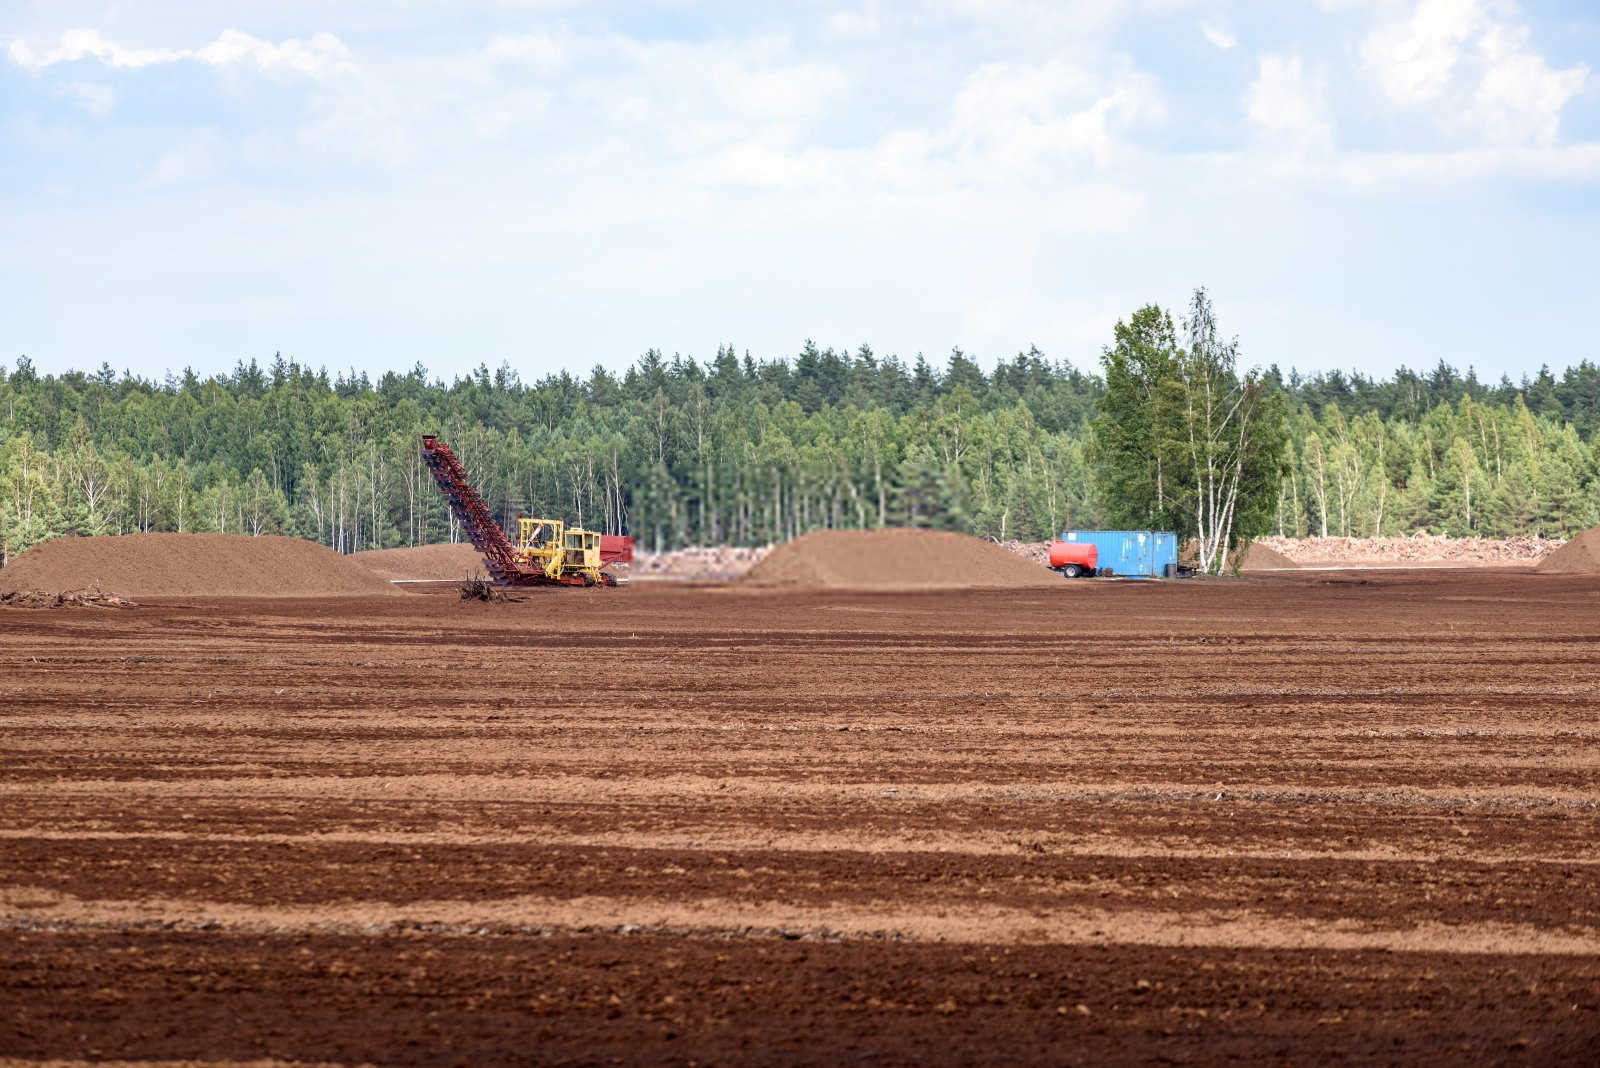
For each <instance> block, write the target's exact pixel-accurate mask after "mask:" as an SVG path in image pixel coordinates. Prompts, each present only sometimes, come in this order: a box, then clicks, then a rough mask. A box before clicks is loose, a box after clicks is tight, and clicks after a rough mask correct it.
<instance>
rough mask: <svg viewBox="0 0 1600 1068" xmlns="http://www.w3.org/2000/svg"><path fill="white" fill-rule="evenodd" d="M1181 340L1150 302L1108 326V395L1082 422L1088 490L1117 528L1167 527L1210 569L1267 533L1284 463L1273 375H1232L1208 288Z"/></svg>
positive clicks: (1231, 345) (1232, 357)
mask: <svg viewBox="0 0 1600 1068" xmlns="http://www.w3.org/2000/svg"><path fill="white" fill-rule="evenodd" d="M1183 325H1184V334H1185V343H1184V344H1182V345H1180V344H1179V342H1178V336H1177V331H1176V330H1174V329H1173V325H1172V317H1171V316H1170V315H1168V314H1167V313H1166V312H1164V311H1162V310H1161V309H1160V308H1159V307H1156V306H1155V305H1148V306H1146V307H1144V308H1141V309H1139V310H1138V311H1137V312H1135V313H1134V314H1133V317H1132V318H1131V319H1130V320H1129V321H1128V322H1127V323H1126V324H1124V323H1121V322H1119V323H1117V326H1116V331H1115V338H1116V343H1115V344H1114V345H1113V346H1112V347H1111V348H1108V349H1107V350H1106V352H1105V356H1104V358H1103V361H1102V363H1103V366H1104V368H1105V374H1106V392H1105V395H1104V396H1103V397H1102V398H1101V400H1100V405H1099V409H1098V414H1096V416H1095V418H1094V419H1093V421H1092V422H1091V423H1090V424H1089V455H1090V458H1091V463H1092V465H1093V468H1094V482H1095V489H1096V497H1097V499H1098V501H1099V502H1100V505H1101V507H1102V509H1103V510H1104V512H1105V513H1106V515H1107V516H1108V517H1109V518H1110V519H1111V520H1112V522H1114V523H1117V524H1118V525H1123V526H1130V527H1135V528H1144V529H1157V530H1175V531H1177V532H1178V534H1179V536H1180V538H1183V539H1185V540H1193V542H1194V543H1195V544H1196V545H1197V546H1198V554H1199V559H1200V564H1201V566H1202V567H1203V568H1204V569H1206V570H1218V569H1220V568H1221V567H1222V566H1223V563H1224V561H1226V559H1227V551H1228V550H1230V549H1232V548H1234V547H1235V546H1237V545H1238V544H1240V543H1241V542H1244V541H1248V540H1249V539H1250V538H1253V537H1256V536H1258V535H1260V534H1263V533H1265V532H1266V531H1267V530H1268V529H1270V527H1271V524H1272V521H1273V518H1274V515H1275V512H1276V506H1277V502H1278V496H1279V488H1280V485H1281V483H1282V481H1283V475H1284V471H1285V467H1286V463H1285V453H1286V449H1287V443H1288V439H1287V435H1286V432H1285V407H1286V406H1285V403H1284V401H1283V398H1282V395H1281V390H1280V389H1279V388H1278V386H1277V383H1276V382H1275V381H1273V380H1271V379H1267V378H1264V377H1263V376H1261V375H1259V374H1257V373H1256V372H1246V373H1244V374H1242V375H1241V374H1240V373H1239V372H1238V343H1237V342H1236V341H1227V342H1224V341H1222V340H1221V339H1220V337H1219V336H1218V333H1217V324H1216V318H1215V315H1214V313H1213V312H1212V308H1211V301H1210V298H1208V297H1207V296H1206V293H1205V290H1203V289H1200V290H1196V291H1195V294H1194V299H1193V300H1192V302H1191V303H1190V306H1189V315H1188V316H1187V317H1186V318H1185V319H1184V324H1183Z"/></svg>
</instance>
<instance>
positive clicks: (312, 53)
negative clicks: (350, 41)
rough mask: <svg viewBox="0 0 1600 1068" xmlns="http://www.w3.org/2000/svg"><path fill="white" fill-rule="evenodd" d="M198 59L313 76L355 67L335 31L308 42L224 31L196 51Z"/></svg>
mask: <svg viewBox="0 0 1600 1068" xmlns="http://www.w3.org/2000/svg"><path fill="white" fill-rule="evenodd" d="M194 58H196V59H198V60H200V61H201V62H202V63H209V64H211V65H212V66H214V67H229V66H233V65H235V64H241V63H243V64H249V65H252V66H255V67H256V68H257V69H259V70H262V71H274V70H288V71H293V72H295V73H297V74H304V75H306V76H307V77H310V78H327V77H331V76H333V75H336V74H348V73H350V72H351V71H353V70H354V69H355V64H354V63H353V62H352V61H351V58H350V50H349V49H348V48H346V47H345V45H344V42H343V41H341V40H339V38H337V37H335V36H334V35H333V34H331V33H318V34H315V35H313V36H312V37H311V39H310V40H308V41H297V40H289V41H284V42H283V43H282V44H273V43H272V42H271V41H263V40H261V39H260V38H258V37H252V36H250V35H249V34H248V33H242V32H240V31H239V30H223V31H222V34H221V36H219V37H218V38H217V39H216V40H215V41H212V42H211V43H210V44H208V45H206V46H205V47H203V48H200V49H197V50H196V51H195V52H194Z"/></svg>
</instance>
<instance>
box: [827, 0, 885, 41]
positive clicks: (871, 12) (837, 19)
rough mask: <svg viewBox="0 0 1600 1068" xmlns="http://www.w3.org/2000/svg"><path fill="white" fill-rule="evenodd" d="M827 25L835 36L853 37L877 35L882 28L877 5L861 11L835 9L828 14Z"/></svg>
mask: <svg viewBox="0 0 1600 1068" xmlns="http://www.w3.org/2000/svg"><path fill="white" fill-rule="evenodd" d="M826 25H827V27H828V32H829V33H831V34H833V35H834V36H835V37H851V38H867V37H876V36H877V35H878V31H879V29H880V28H881V27H880V25H879V23H878V12H877V8H876V6H875V5H874V6H869V7H867V8H864V9H862V10H860V11H835V12H833V13H832V14H831V15H829V16H828V18H827V22H826Z"/></svg>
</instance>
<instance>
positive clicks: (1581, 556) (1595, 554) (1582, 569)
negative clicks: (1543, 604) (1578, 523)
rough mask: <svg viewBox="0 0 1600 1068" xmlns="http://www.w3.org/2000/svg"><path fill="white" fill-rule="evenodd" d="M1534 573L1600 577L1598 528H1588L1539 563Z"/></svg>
mask: <svg viewBox="0 0 1600 1068" xmlns="http://www.w3.org/2000/svg"><path fill="white" fill-rule="evenodd" d="M1534 570H1536V571H1543V572H1545V573H1546V574H1552V575H1600V527H1590V528H1589V529H1588V530H1586V531H1584V532H1583V533H1582V534H1579V535H1578V536H1577V537H1575V538H1573V539H1572V540H1571V541H1569V542H1567V543H1566V544H1565V545H1563V546H1562V547H1561V548H1559V549H1557V550H1556V551H1555V552H1553V553H1551V554H1550V555H1549V556H1547V557H1545V558H1544V559H1543V560H1541V561H1539V566H1538V567H1537V568H1535V569H1534Z"/></svg>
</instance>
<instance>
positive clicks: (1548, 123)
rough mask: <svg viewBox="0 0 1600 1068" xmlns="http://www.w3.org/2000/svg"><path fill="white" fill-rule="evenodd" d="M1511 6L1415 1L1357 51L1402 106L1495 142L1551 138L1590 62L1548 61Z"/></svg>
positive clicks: (1481, 0) (1482, 0)
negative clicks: (1561, 65) (1558, 65)
mask: <svg viewBox="0 0 1600 1068" xmlns="http://www.w3.org/2000/svg"><path fill="white" fill-rule="evenodd" d="M1516 14H1517V9H1516V7H1515V6H1514V5H1512V4H1509V3H1505V4H1500V3H1491V2H1490V0H1421V2H1420V3H1418V4H1417V6H1416V7H1415V9H1414V10H1412V11H1411V13H1410V15H1409V16H1408V17H1406V18H1402V19H1399V20H1397V21H1394V22H1391V23H1388V24H1386V25H1383V26H1380V27H1378V28H1377V29H1375V30H1374V31H1372V33H1371V34H1369V35H1368V36H1367V38H1366V40H1365V41H1364V42H1363V43H1362V46H1361V54H1362V58H1363V59H1364V61H1365V63H1366V66H1367V69H1368V70H1369V71H1370V72H1371V73H1372V75H1373V77H1374V79H1375V80H1376V81H1377V83H1378V87H1379V89H1381V90H1382V92H1383V93H1384V95H1385V96H1386V97H1387V98H1388V99H1389V100H1390V101H1391V102H1392V103H1394V104H1395V105H1397V106H1399V107H1400V108H1402V109H1403V110H1407V111H1412V112H1416V113H1418V114H1423V115H1426V116H1428V117H1430V118H1432V119H1433V120H1434V121H1435V122H1436V123H1437V124H1438V125H1439V126H1440V127H1441V128H1443V129H1446V130H1452V131H1456V132H1458V133H1470V134H1472V135H1475V136H1477V137H1481V138H1484V139H1486V140H1487V141H1489V142H1490V143H1493V144H1508V145H1509V144H1542V145H1548V144H1553V143H1554V142H1555V140H1556V138H1557V136H1558V135H1559V132H1560V126H1561V116H1562V113H1563V111H1565V109H1566V106H1567V104H1568V103H1570V102H1571V101H1572V99H1573V98H1574V97H1576V96H1577V95H1578V94H1579V93H1580V92H1582V91H1583V88H1584V85H1585V84H1586V83H1587V81H1588V78H1589V67H1588V66H1587V65H1585V64H1578V65H1577V66H1574V67H1569V68H1566V69H1564V70H1557V69H1554V68H1552V67H1551V66H1550V64H1549V63H1548V62H1547V61H1546V59H1545V58H1544V56H1543V54H1542V53H1540V52H1539V51H1538V50H1537V49H1536V48H1535V47H1534V45H1533V33H1532V31H1531V30H1530V29H1529V28H1528V27H1527V26H1525V25H1522V24H1521V23H1519V22H1517V21H1516Z"/></svg>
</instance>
